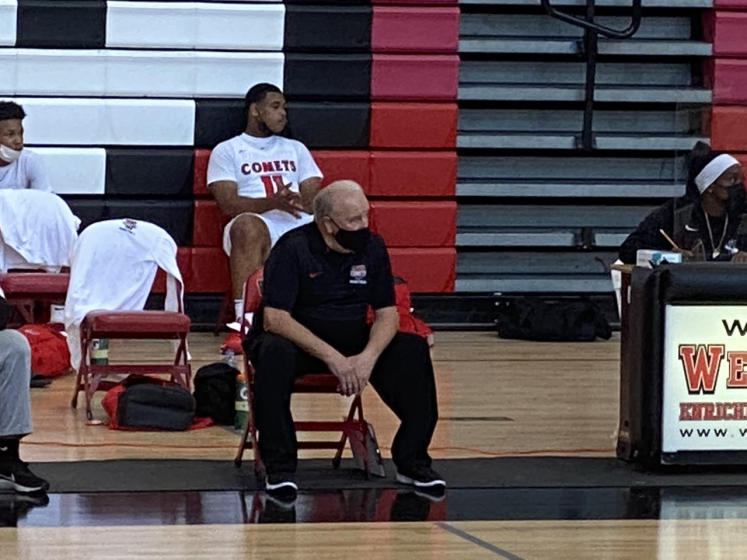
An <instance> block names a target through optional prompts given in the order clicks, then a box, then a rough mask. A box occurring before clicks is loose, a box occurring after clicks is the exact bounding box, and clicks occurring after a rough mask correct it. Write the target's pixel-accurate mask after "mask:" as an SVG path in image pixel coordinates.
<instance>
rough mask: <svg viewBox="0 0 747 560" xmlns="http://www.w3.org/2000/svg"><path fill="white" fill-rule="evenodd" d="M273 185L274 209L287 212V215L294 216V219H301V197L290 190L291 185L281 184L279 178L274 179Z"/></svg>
mask: <svg viewBox="0 0 747 560" xmlns="http://www.w3.org/2000/svg"><path fill="white" fill-rule="evenodd" d="M275 185H276V186H277V190H276V191H275V196H274V197H273V198H274V200H275V207H276V209H277V210H282V211H283V212H288V214H290V215H292V216H295V217H296V218H300V217H301V210H303V207H302V206H301V195H299V194H298V193H295V192H293V191H292V190H290V187H291V184H290V183H288V184H287V185H284V184H283V181H282V179H281V178H280V177H276V178H275Z"/></svg>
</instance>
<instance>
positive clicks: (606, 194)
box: [456, 180, 685, 198]
mask: <svg viewBox="0 0 747 560" xmlns="http://www.w3.org/2000/svg"><path fill="white" fill-rule="evenodd" d="M456 194H457V196H479V197H522V198H525V197H527V198H528V197H558V198H565V197H568V198H570V197H577V198H600V197H601V198H669V197H672V198H673V197H678V196H682V195H684V194H685V187H684V185H683V184H681V183H651V182H642V183H632V182H627V183H626V182H618V183H612V182H608V183H581V182H569V183H559V182H557V181H554V182H553V181H549V182H546V183H530V182H526V183H522V182H519V181H506V182H495V181H493V182H490V181H484V182H470V181H466V180H464V181H463V180H459V181H458V182H457V185H456Z"/></svg>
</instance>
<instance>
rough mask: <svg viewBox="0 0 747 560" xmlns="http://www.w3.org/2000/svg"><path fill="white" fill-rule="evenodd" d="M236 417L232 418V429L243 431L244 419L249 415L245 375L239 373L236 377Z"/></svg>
mask: <svg viewBox="0 0 747 560" xmlns="http://www.w3.org/2000/svg"><path fill="white" fill-rule="evenodd" d="M235 411H236V415H235V416H234V424H233V427H234V428H235V429H237V430H243V429H244V426H246V418H247V415H248V414H249V392H248V387H247V384H246V375H244V374H243V373H239V374H238V375H237V376H236V403H235Z"/></svg>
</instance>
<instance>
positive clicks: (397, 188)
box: [367, 151, 457, 198]
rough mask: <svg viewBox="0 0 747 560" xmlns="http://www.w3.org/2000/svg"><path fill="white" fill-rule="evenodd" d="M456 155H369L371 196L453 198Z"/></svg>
mask: <svg viewBox="0 0 747 560" xmlns="http://www.w3.org/2000/svg"><path fill="white" fill-rule="evenodd" d="M456 178H457V156H456V152H447V151H443V152H441V151H439V152H415V151H407V152H400V151H374V152H371V162H370V186H369V188H368V190H367V192H368V194H369V195H370V196H381V197H384V196H389V197H402V196H411V197H442V198H453V197H454V195H455V194H456V193H455V185H456Z"/></svg>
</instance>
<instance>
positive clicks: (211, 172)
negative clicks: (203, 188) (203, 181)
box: [207, 142, 238, 186]
mask: <svg viewBox="0 0 747 560" xmlns="http://www.w3.org/2000/svg"><path fill="white" fill-rule="evenodd" d="M236 172H237V170H236V162H235V161H234V154H233V150H232V149H231V146H230V145H229V144H228V143H226V142H224V143H222V144H218V145H217V146H216V147H215V149H213V151H212V153H211V154H210V161H209V162H208V169H207V183H208V186H209V185H210V184H212V183H217V182H218V181H233V182H234V183H237V182H238V181H237V179H236Z"/></svg>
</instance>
